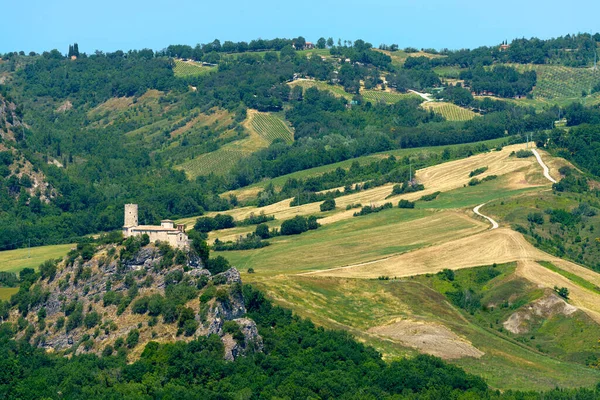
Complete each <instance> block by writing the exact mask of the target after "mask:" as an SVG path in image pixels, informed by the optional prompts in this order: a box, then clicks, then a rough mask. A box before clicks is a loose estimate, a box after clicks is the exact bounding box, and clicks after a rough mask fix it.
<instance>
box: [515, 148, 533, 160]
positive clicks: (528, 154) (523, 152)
mask: <svg viewBox="0 0 600 400" xmlns="http://www.w3.org/2000/svg"><path fill="white" fill-rule="evenodd" d="M515 155H516V156H517V158H527V157H531V156H533V152H532V151H531V150H525V149H521V150H518V151H517V152H516V153H515Z"/></svg>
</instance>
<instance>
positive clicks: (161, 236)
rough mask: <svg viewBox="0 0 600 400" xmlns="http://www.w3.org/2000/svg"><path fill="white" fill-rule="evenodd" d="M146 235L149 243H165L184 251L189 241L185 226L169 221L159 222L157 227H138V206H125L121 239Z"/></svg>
mask: <svg viewBox="0 0 600 400" xmlns="http://www.w3.org/2000/svg"><path fill="white" fill-rule="evenodd" d="M143 234H146V235H148V237H149V238H150V242H153V243H154V242H159V241H160V242H166V243H169V245H171V246H172V247H175V248H178V249H185V248H187V247H188V246H189V243H190V240H189V239H188V235H186V233H185V225H184V224H178V225H177V227H175V223H174V222H173V221H171V220H170V219H163V220H162V221H160V226H157V225H138V205H137V204H125V224H124V225H123V237H125V238H128V237H130V236H142V235H143Z"/></svg>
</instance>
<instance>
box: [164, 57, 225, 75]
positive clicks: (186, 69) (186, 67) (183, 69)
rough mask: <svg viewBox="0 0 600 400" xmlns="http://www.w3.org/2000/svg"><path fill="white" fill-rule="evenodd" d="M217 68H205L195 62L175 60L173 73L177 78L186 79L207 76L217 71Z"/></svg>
mask: <svg viewBox="0 0 600 400" xmlns="http://www.w3.org/2000/svg"><path fill="white" fill-rule="evenodd" d="M216 70H217V67H209V66H203V65H202V64H199V63H197V62H194V61H183V60H175V68H173V73H174V74H175V76H177V77H181V78H185V77H189V76H200V75H206V74H208V73H210V72H212V71H216Z"/></svg>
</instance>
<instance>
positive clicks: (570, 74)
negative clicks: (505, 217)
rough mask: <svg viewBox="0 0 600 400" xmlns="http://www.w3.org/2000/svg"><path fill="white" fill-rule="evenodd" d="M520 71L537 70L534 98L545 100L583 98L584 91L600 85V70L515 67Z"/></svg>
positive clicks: (544, 66)
mask: <svg viewBox="0 0 600 400" xmlns="http://www.w3.org/2000/svg"><path fill="white" fill-rule="evenodd" d="M513 66H514V67H516V68H517V69H519V70H522V71H525V70H535V72H536V73H537V85H536V86H535V88H534V89H533V95H534V97H542V98H545V99H559V98H581V94H582V92H583V91H585V92H587V93H588V94H589V93H590V91H591V89H592V88H593V87H594V86H595V85H597V84H598V83H600V70H593V69H591V68H571V67H565V66H561V65H516V64H515V65H513Z"/></svg>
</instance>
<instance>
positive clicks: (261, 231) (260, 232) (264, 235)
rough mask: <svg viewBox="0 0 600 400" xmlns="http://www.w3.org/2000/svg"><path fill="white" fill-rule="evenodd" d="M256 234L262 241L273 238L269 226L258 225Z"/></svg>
mask: <svg viewBox="0 0 600 400" xmlns="http://www.w3.org/2000/svg"><path fill="white" fill-rule="evenodd" d="M254 234H255V235H256V236H258V237H260V238H261V239H268V238H270V237H271V234H270V233H269V226H268V225H267V224H260V225H257V226H256V231H254Z"/></svg>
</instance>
